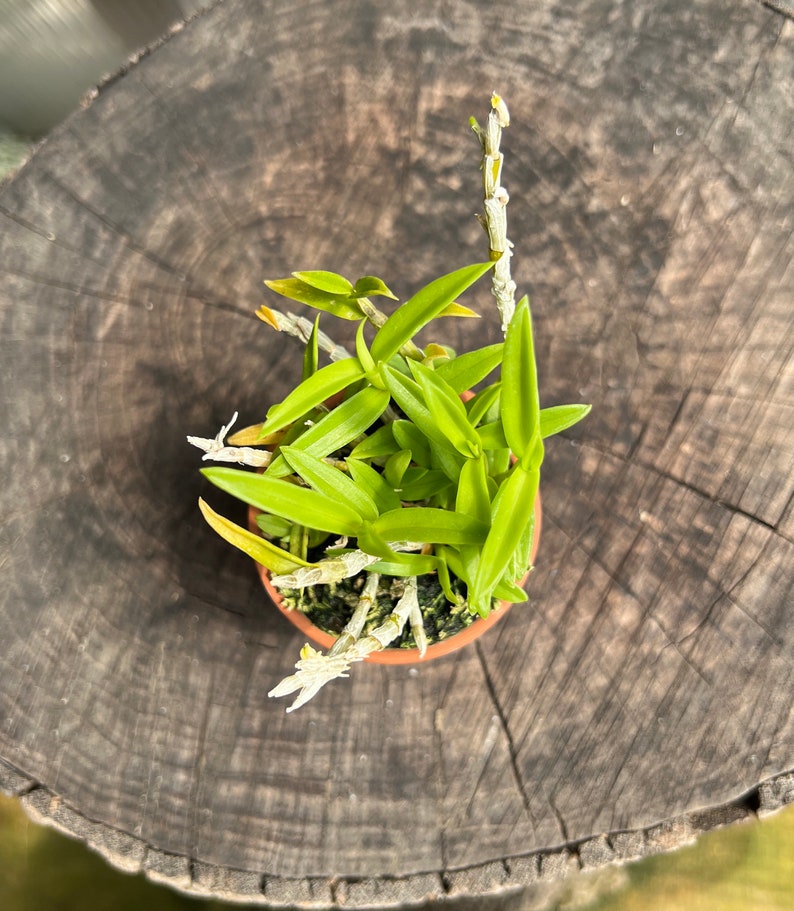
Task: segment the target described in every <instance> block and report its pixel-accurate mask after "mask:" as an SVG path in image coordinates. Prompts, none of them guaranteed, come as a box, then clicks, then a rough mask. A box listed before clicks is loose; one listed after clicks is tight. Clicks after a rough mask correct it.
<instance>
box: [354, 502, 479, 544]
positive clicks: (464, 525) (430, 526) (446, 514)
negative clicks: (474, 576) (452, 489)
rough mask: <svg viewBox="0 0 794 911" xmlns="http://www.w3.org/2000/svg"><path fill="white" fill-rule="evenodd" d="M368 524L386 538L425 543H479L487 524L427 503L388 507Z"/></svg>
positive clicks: (388, 539)
mask: <svg viewBox="0 0 794 911" xmlns="http://www.w3.org/2000/svg"><path fill="white" fill-rule="evenodd" d="M372 527H373V528H374V530H375V531H376V532H377V533H378V534H380V535H381V536H382V537H383V538H384V539H385V540H387V541H417V542H424V543H427V544H455V545H461V544H481V543H482V542H483V541H484V540H485V536H486V535H487V533H488V526H487V525H486V524H485V523H483V522H479V521H478V520H477V519H473V518H472V517H471V516H464V515H460V514H459V513H456V512H452V511H450V510H448V509H435V508H433V507H430V506H414V507H409V508H403V509H395V510H392V512H387V513H384V514H383V515H382V516H380V517H379V518H378V519H377V521H375V522H374V523H373V526H372Z"/></svg>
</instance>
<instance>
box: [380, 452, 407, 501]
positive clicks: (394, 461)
mask: <svg viewBox="0 0 794 911" xmlns="http://www.w3.org/2000/svg"><path fill="white" fill-rule="evenodd" d="M410 464H411V450H410V449H401V450H400V451H399V452H395V453H394V455H393V456H389V458H388V460H387V461H386V466H385V467H384V469H383V474H384V477H385V478H386V480H387V481H388V482H389V484H391V486H392V487H393V488H394V489H395V490H397V491H398V492H399V488H400V485H401V484H402V481H403V475H404V474H405V471H406V469H407V468H408V466H409V465H410Z"/></svg>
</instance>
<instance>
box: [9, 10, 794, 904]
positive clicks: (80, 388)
mask: <svg viewBox="0 0 794 911" xmlns="http://www.w3.org/2000/svg"><path fill="white" fill-rule="evenodd" d="M784 12H785V10H784ZM792 60H794V23H792V22H791V21H790V20H789V19H788V18H786V16H785V15H783V14H781V12H775V11H773V10H772V9H770V8H767V7H765V6H763V5H762V4H761V3H756V2H751V0H745V2H744V3H740V4H729V5H727V6H726V5H725V4H724V3H723V2H722V0H704V2H702V3H698V4H692V3H688V2H684V0H667V2H664V0H663V2H657V0H640V2H639V3H633V4H626V3H623V2H619V0H592V2H588V3H585V4H577V5H576V7H575V8H571V9H567V8H564V7H563V6H560V5H559V4H553V3H550V2H543V3H531V4H530V3H525V4H519V5H515V4H511V3H508V2H507V0H495V2H487V3H486V2H484V0H467V2H463V0H461V2H453V3H440V2H431V0H420V2H416V0H410V2H409V0H394V2H393V3H390V4H387V5H379V4H375V3H370V2H366V0H354V2H351V3H345V4H343V3H341V2H332V3H322V4H318V3H310V2H305V0H297V2H295V3H293V4H286V5H285V4H283V3H276V2H271V3H265V4H263V3H261V2H258V0H257V2H254V0H226V2H224V3H220V4H218V5H216V6H215V7H213V8H212V9H210V10H209V11H208V12H206V13H205V14H203V15H201V16H199V17H198V18H197V19H195V20H194V21H192V22H191V23H190V24H189V25H188V26H187V27H186V28H184V29H182V30H180V31H177V32H176V33H175V34H173V35H172V36H171V37H170V38H169V39H168V40H167V41H165V42H163V43H162V44H161V45H160V46H159V47H158V48H157V49H156V50H154V51H153V52H152V53H150V54H148V55H144V57H143V58H142V59H141V60H140V62H138V63H137V64H136V65H134V66H131V67H130V68H129V69H128V71H127V72H126V73H125V74H124V75H123V76H121V77H120V78H116V79H114V80H112V81H110V82H109V83H107V84H106V85H104V86H103V87H102V88H101V89H100V90H99V91H98V93H96V97H94V98H93V99H92V100H91V101H90V103H88V102H87V103H86V106H85V107H84V109H83V110H81V111H79V112H78V113H76V114H75V115H74V116H72V117H71V118H70V119H69V120H68V121H67V122H66V123H64V124H63V125H62V126H61V127H60V128H58V129H57V130H56V131H55V132H54V133H53V134H52V136H51V137H50V138H49V139H48V140H47V141H46V142H45V143H44V144H43V145H42V146H41V147H40V148H39V149H38V151H37V153H36V154H35V155H34V157H33V158H32V160H31V161H30V162H29V163H28V164H27V166H26V167H25V168H24V169H23V170H22V171H21V172H20V173H19V174H18V175H17V176H16V178H15V179H14V180H12V181H11V182H9V183H7V184H6V185H5V186H4V187H3V188H2V190H0V220H1V222H0V223H1V225H2V227H1V228H0V270H2V288H0V306H2V335H1V336H0V346H2V355H1V356H0V363H2V368H1V369H2V378H3V382H2V393H0V401H2V425H1V426H2V444H0V445H1V446H2V453H3V462H4V465H5V469H4V478H5V480H4V484H3V487H2V550H1V552H2V561H1V564H2V572H3V586H2V595H0V603H1V604H2V607H1V608H0V642H1V643H2V646H0V649H1V650H2V675H0V755H2V757H3V759H4V764H3V765H2V770H3V771H2V781H3V786H4V788H5V789H6V790H7V791H11V792H14V793H19V794H23V795H24V796H23V800H24V802H25V804H26V805H27V807H28V808H29V809H30V810H31V812H33V813H34V814H36V815H37V816H38V817H40V818H43V819H45V820H49V821H50V822H52V823H53V824H56V825H58V826H61V827H62V828H64V829H66V830H67V831H69V832H72V833H73V834H75V835H77V836H79V837H81V838H84V839H85V840H86V841H87V842H88V843H89V844H90V845H91V846H93V847H94V848H96V849H98V850H100V851H102V852H103V853H104V854H105V855H106V856H108V858H109V859H110V860H111V862H113V863H115V864H117V865H119V866H122V867H124V868H126V869H141V868H142V869H144V870H146V871H147V872H148V873H149V875H150V876H152V877H153V878H157V879H161V880H164V881H167V882H169V883H171V884H172V885H175V886H177V887H180V888H183V889H186V890H189V891H193V892H195V893H203V894H213V895H218V896H221V897H225V898H236V899H245V900H250V901H252V902H254V901H258V902H261V903H264V904H266V905H270V906H273V907H276V906H279V905H284V904H288V905H290V904H298V905H301V904H308V903H315V904H317V905H320V906H322V905H332V904H338V905H342V906H346V907H347V906H349V907H356V906H371V905H395V904H399V903H404V902H409V901H419V900H422V899H424V898H433V897H438V896H445V895H446V896H449V895H452V896H463V895H478V896H480V897H481V898H483V899H484V898H485V896H491V899H492V900H496V898H497V897H498V896H499V894H500V893H501V894H504V893H505V892H508V891H509V890H511V889H518V888H520V887H525V886H528V885H531V884H532V883H536V882H553V881H556V880H559V879H560V878H562V877H563V876H565V875H566V874H567V872H568V871H569V870H570V869H573V868H576V867H578V866H581V867H585V868H587V867H592V866H596V865H600V864H604V863H609V862H620V861H623V860H626V859H629V858H634V857H638V856H641V855H644V854H647V853H650V852H653V851H657V850H666V849H670V848H674V847H676V846H678V845H680V844H682V843H683V842H684V841H686V840H688V839H690V838H691V837H692V836H693V835H695V834H696V833H697V832H698V831H701V830H703V829H705V828H709V827H712V826H714V825H717V824H722V823H725V822H728V821H731V820H734V819H739V818H744V817H746V816H748V815H750V814H752V813H754V812H756V811H761V812H766V811H771V810H773V809H775V808H776V807H778V806H781V805H782V804H784V803H786V802H789V801H792V800H794V776H792V773H791V771H790V770H791V769H792V768H794V715H793V714H792V699H791V694H792V690H793V689H794V632H793V630H794V627H793V626H792V623H791V616H790V609H791V603H792V595H791V591H792V566H794V507H793V506H792V502H793V497H792V493H793V491H794V470H792V469H793V468H794V465H793V464H792V458H793V454H794V370H793V368H792V349H794V308H793V307H792V302H793V301H794V293H793V292H794V266H793V265H792V253H793V252H794V242H792V218H793V216H794V204H793V203H794V194H793V193H792V149H793V148H794V135H793V132H794V131H792V123H794V102H793V100H792V99H794V92H792V87H793V86H794V73H793V72H792ZM492 89H496V90H498V91H500V93H502V94H503V95H504V96H505V98H506V99H507V100H508V102H509V105H510V108H511V112H512V115H513V123H512V125H511V127H510V129H509V131H508V132H507V133H506V135H505V137H504V141H503V147H504V149H505V151H506V154H507V165H506V171H505V175H504V181H505V184H506V186H507V188H508V190H509V191H510V193H511V197H512V202H511V206H510V237H511V238H512V239H513V240H514V242H515V243H516V255H515V258H514V260H513V263H514V277H515V278H516V280H517V282H518V285H519V288H520V289H521V290H522V291H523V290H525V291H528V292H529V293H530V295H531V298H532V301H533V307H534V312H535V331H536V335H537V349H538V358H539V361H540V371H541V389H542V390H543V391H544V392H545V400H544V402H543V404H544V405H550V404H555V403H558V402H564V401H570V400H577V399H579V400H582V401H589V402H592V403H593V406H594V407H593V413H592V415H591V416H590V417H589V418H588V420H587V421H586V422H585V423H584V424H583V425H581V426H579V427H577V428H575V429H574V430H572V431H570V432H569V433H568V434H567V435H566V436H565V437H564V438H562V439H557V440H556V442H552V443H551V444H550V445H549V446H548V454H547V461H546V468H545V475H544V480H543V503H544V534H543V538H542V540H541V545H540V552H539V556H538V561H537V569H536V571H535V572H534V573H533V576H532V577H531V580H530V583H529V593H530V601H529V603H528V605H525V606H520V607H516V608H514V609H513V610H512V611H511V613H510V615H509V616H508V617H507V618H505V620H504V621H503V622H502V623H501V624H500V625H499V626H498V627H497V629H496V630H495V631H494V632H492V633H491V634H490V635H489V636H488V637H487V638H485V639H484V640H483V641H482V644H481V645H477V646H476V647H473V648H470V649H468V650H465V651H463V652H459V653H457V654H455V655H454V656H451V657H449V658H447V659H444V660H441V661H438V662H435V663H433V664H429V665H426V666H425V665H418V666H416V667H410V668H409V667H395V668H386V667H379V666H356V667H355V668H354V669H353V673H352V674H351V678H350V679H349V680H347V681H341V682H339V683H337V684H336V685H334V686H331V687H328V688H327V689H326V690H324V691H323V692H322V693H320V694H319V695H318V696H317V697H316V698H315V699H314V700H313V702H311V703H310V704H309V705H307V706H306V707H305V708H304V709H301V711H300V712H297V713H295V714H294V715H289V716H288V715H286V714H285V713H284V704H283V703H281V702H277V701H273V700H268V698H267V696H266V694H267V691H268V690H269V689H270V688H271V687H272V686H273V685H274V684H275V682H277V681H278V680H279V679H281V678H282V677H283V676H285V675H286V674H287V673H289V672H290V671H291V668H292V665H293V663H294V661H295V660H296V657H297V652H298V650H299V648H300V646H301V644H302V641H301V639H300V638H299V636H298V635H297V634H296V633H295V632H294V631H293V629H292V628H291V627H290V626H289V625H288V624H287V623H286V622H284V620H283V619H282V618H280V617H279V616H278V615H277V614H276V613H275V611H274V610H273V609H271V608H270V607H269V606H268V604H267V602H266V599H265V597H264V595H263V593H262V591H261V589H260V586H259V583H258V580H257V576H256V573H255V571H254V567H253V566H252V565H251V564H250V563H249V562H248V561H246V559H245V558H243V557H242V556H240V555H238V554H237V553H236V552H233V551H232V550H231V549H230V548H229V547H228V546H227V545H226V544H224V543H223V542H222V541H220V540H219V539H218V538H217V537H215V536H214V535H213V534H212V533H211V532H210V531H209V529H208V528H207V527H206V526H205V525H204V524H203V522H202V520H201V518H200V516H199V514H198V511H197V508H196V499H197V497H198V496H199V495H200V494H203V493H206V490H205V487H204V486H203V484H202V483H201V479H200V477H199V475H198V471H197V469H198V467H199V460H198V456H197V454H196V451H195V450H192V449H191V448H190V447H189V446H187V444H186V442H185V435H186V434H187V433H193V434H200V435H205V436H212V435H214V433H215V432H216V431H217V429H218V428H219V427H220V426H221V424H222V423H224V422H226V421H227V420H228V419H229V417H230V416H231V413H232V412H233V411H234V410H235V408H239V410H240V412H241V417H242V419H243V420H246V421H249V422H253V421H256V420H260V419H261V418H262V416H263V413H264V411H265V409H266V407H267V406H268V405H269V404H270V403H271V402H273V401H275V400H277V399H278V397H280V396H281V395H283V394H284V392H285V390H286V388H287V386H288V384H289V383H290V382H292V381H293V380H294V378H295V376H296V374H297V373H298V372H299V370H300V366H299V357H298V349H296V348H295V347H294V346H292V345H291V344H289V343H287V342H285V341H284V340H283V339H282V338H281V337H279V336H277V335H276V334H275V333H272V332H271V331H269V330H267V329H266V327H263V326H262V325H261V324H260V323H259V322H258V321H257V320H256V319H254V317H253V311H254V310H256V309H257V307H258V306H259V305H260V303H262V302H263V300H264V299H265V298H264V295H265V291H264V288H263V286H262V279H263V278H264V277H276V276H281V275H283V274H286V273H288V272H289V271H290V270H292V269H299V268H328V269H333V270H336V271H339V272H342V273H343V274H348V275H350V276H352V277H354V278H355V277H357V276H359V275H363V274H371V273H375V274H378V275H381V276H383V277H384V279H386V280H387V281H388V282H389V284H390V285H392V287H393V288H394V289H395V291H396V292H397V293H398V294H399V295H400V296H401V297H402V298H404V297H405V296H406V295H407V294H409V293H410V291H411V290H412V289H415V288H417V287H418V286H420V285H421V284H422V283H424V282H425V281H427V280H428V279H430V278H432V277H434V276H436V275H439V274H441V273H443V272H445V271H450V270H451V269H453V268H455V267H457V266H460V265H464V264H466V263H468V262H472V261H475V260H476V259H477V258H478V257H480V256H482V255H483V250H484V238H483V236H482V233H481V229H480V228H479V226H478V225H477V223H476V221H475V219H474V218H473V215H474V213H475V212H476V211H477V210H478V207H479V192H480V177H479V173H478V168H477V164H478V156H479V152H478V147H477V142H476V139H475V138H474V137H473V136H469V135H468V126H467V120H468V117H469V116H470V115H471V114H474V115H475V116H478V117H481V116H483V115H484V113H485V112H486V111H487V101H488V97H489V94H490V91H491V90H492ZM480 297H481V300H479V301H478V302H477V305H478V306H480V307H481V308H482V309H483V310H486V311H487V312H488V313H489V314H490V315H489V316H488V318H487V319H485V320H483V321H482V322H481V323H479V324H477V325H476V326H472V325H471V324H470V323H469V322H466V324H465V325H464V324H463V322H462V321H458V322H455V323H454V325H452V326H451V327H450V332H451V334H452V335H451V340H452V343H453V344H454V345H455V346H457V347H458V349H459V350H461V349H465V348H466V346H467V345H470V344H472V343H473V341H474V340H475V339H476V341H477V342H478V343H481V342H482V340H483V337H488V338H492V339H493V340H496V338H497V337H498V333H499V327H498V320H497V318H496V316H495V315H494V314H493V311H492V310H491V309H490V301H489V295H488V293H487V290H485V291H483V290H481V291H480ZM470 302H471V301H470ZM342 341H344V339H343V340H342ZM216 502H217V501H216ZM224 508H227V509H228V504H225V507H224ZM237 518H238V519H239V520H240V521H242V520H243V516H242V514H241V515H239V516H238V517H237ZM481 906H482V905H481Z"/></svg>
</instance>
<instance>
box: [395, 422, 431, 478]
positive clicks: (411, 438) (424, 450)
mask: <svg viewBox="0 0 794 911" xmlns="http://www.w3.org/2000/svg"><path fill="white" fill-rule="evenodd" d="M390 426H391V431H392V434H393V435H394V439H395V441H396V442H397V443H398V444H399V446H400V448H401V449H410V450H411V453H412V455H413V459H414V462H416V464H417V465H421V466H423V467H424V468H429V467H430V445H429V443H428V441H427V437H426V436H425V435H424V434H423V433H422V431H421V430H420V429H419V428H418V427H417V426H416V424H413V423H411V421H402V420H400V421H393V422H392V424H391V425H390Z"/></svg>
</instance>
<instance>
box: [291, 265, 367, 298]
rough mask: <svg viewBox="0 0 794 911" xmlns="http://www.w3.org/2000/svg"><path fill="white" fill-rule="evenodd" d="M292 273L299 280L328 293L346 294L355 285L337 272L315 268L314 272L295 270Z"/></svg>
mask: <svg viewBox="0 0 794 911" xmlns="http://www.w3.org/2000/svg"><path fill="white" fill-rule="evenodd" d="M292 274H293V276H294V277H295V278H297V279H298V281H302V282H304V283H305V284H307V285H309V286H310V287H312V288H316V289H317V290H318V291H326V292H327V293H328V294H339V295H342V296H346V295H348V294H350V292H351V291H352V290H353V285H352V284H351V283H350V282H349V281H348V280H347V279H346V278H344V277H343V276H341V275H338V274H337V273H336V272H323V271H322V270H315V271H313V272H293V273H292Z"/></svg>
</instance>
